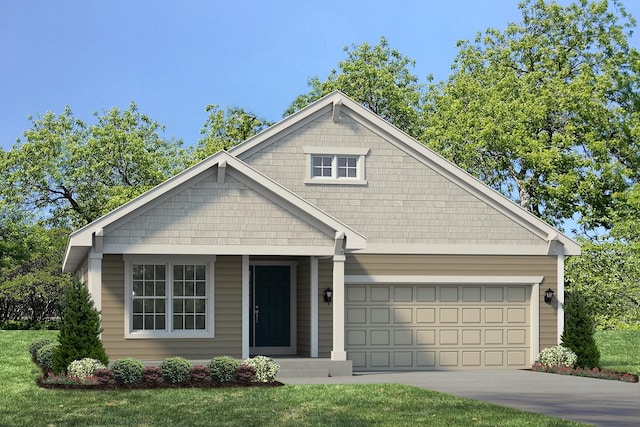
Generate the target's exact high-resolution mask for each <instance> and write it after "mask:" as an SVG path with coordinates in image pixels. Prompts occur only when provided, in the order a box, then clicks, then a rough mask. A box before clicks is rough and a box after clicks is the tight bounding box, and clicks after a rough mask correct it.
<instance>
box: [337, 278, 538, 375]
mask: <svg viewBox="0 0 640 427" xmlns="http://www.w3.org/2000/svg"><path fill="white" fill-rule="evenodd" d="M531 293H532V286H527V285H522V284H519V283H518V284H513V285H512V284H504V283H500V284H491V283H488V284H481V285H478V284H473V285H471V284H456V283H446V284H432V283H429V284H424V283H415V284H393V283H384V284H381V283H375V284H368V283H365V284H358V283H350V284H348V285H346V286H345V327H346V329H345V347H346V351H347V357H348V359H350V360H351V361H352V363H353V368H354V370H356V371H376V370H438V369H465V368H467V369H478V368H488V369H504V368H508V369H522V368H528V367H530V366H531V353H532V345H531V342H532V339H531V337H532V330H531V325H532V319H531V316H532V310H531Z"/></svg>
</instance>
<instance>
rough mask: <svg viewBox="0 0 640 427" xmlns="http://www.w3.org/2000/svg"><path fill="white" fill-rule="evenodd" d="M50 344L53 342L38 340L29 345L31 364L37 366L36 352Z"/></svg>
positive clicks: (45, 339)
mask: <svg viewBox="0 0 640 427" xmlns="http://www.w3.org/2000/svg"><path fill="white" fill-rule="evenodd" d="M52 342H53V341H51V340H50V339H48V338H40V339H37V340H35V341H33V342H32V343H31V344H29V354H31V360H32V361H33V363H35V364H38V350H40V349H41V348H42V347H44V346H45V345H48V344H51V343H52Z"/></svg>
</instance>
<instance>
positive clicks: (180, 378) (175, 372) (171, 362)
mask: <svg viewBox="0 0 640 427" xmlns="http://www.w3.org/2000/svg"><path fill="white" fill-rule="evenodd" d="M160 369H162V378H163V379H164V380H165V381H166V382H169V383H171V384H182V383H186V382H189V379H190V378H191V374H190V371H191V362H189V361H188V360H187V359H185V358H184V357H168V358H166V359H165V360H164V361H163V362H162V363H161V364H160Z"/></svg>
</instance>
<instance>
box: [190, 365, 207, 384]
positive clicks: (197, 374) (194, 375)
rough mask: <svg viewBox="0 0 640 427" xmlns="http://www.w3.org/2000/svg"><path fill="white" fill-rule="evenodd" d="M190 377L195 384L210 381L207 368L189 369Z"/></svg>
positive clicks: (195, 367)
mask: <svg viewBox="0 0 640 427" xmlns="http://www.w3.org/2000/svg"><path fill="white" fill-rule="evenodd" d="M190 377H191V381H193V382H195V383H204V382H207V381H209V380H210V378H211V371H210V370H209V368H208V367H207V366H200V365H198V366H194V367H192V368H191V371H190Z"/></svg>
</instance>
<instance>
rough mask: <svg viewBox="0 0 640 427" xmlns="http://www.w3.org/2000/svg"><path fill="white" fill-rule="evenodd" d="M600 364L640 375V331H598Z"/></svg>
mask: <svg viewBox="0 0 640 427" xmlns="http://www.w3.org/2000/svg"><path fill="white" fill-rule="evenodd" d="M595 339H596V343H597V345H598V349H599V350H600V366H601V367H602V368H608V369H612V370H614V371H619V372H628V373H630V374H636V375H640V331H597V332H596V334H595Z"/></svg>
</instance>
